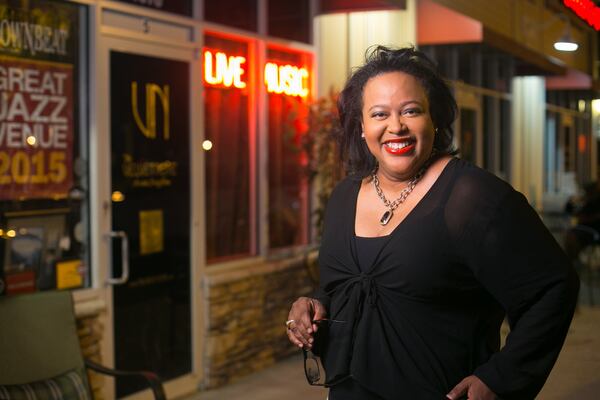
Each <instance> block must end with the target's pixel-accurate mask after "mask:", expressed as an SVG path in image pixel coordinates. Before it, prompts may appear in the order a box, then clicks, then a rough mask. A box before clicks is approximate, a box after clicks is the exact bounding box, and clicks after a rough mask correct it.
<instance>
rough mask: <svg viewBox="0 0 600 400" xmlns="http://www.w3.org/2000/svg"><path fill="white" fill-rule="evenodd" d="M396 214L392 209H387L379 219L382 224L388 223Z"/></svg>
mask: <svg viewBox="0 0 600 400" xmlns="http://www.w3.org/2000/svg"><path fill="white" fill-rule="evenodd" d="M393 215H394V213H393V212H392V210H387V211H386V212H384V213H383V215H382V216H381V219H380V220H379V223H380V224H381V225H387V224H388V222H390V219H392V216H393Z"/></svg>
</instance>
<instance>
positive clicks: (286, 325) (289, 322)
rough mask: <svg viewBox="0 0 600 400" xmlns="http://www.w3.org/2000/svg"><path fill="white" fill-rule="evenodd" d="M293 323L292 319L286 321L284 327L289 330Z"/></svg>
mask: <svg viewBox="0 0 600 400" xmlns="http://www.w3.org/2000/svg"><path fill="white" fill-rule="evenodd" d="M294 322H296V321H295V320H293V319H288V320H287V321H285V327H286V328H288V329H291V328H290V326H291V325H292V324H293V323H294Z"/></svg>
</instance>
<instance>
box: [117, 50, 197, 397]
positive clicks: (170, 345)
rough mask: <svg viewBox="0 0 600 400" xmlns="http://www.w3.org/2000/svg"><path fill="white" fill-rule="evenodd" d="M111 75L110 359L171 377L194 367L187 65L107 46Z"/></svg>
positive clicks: (124, 384) (123, 385)
mask: <svg viewBox="0 0 600 400" xmlns="http://www.w3.org/2000/svg"><path fill="white" fill-rule="evenodd" d="M110 74H111V79H110V89H111V93H110V113H111V118H110V121H111V177H112V179H111V182H112V186H111V187H112V190H111V200H112V231H113V236H114V239H113V246H112V248H113V277H111V279H113V282H116V283H121V282H122V283H123V284H118V285H115V286H114V291H113V301H114V302H113V306H114V335H115V337H114V343H115V366H116V367H117V368H118V369H124V370H140V369H147V370H151V371H154V372H156V373H158V374H159V375H160V376H161V377H162V379H165V380H168V379H173V378H176V377H179V376H181V375H184V374H186V373H188V372H190V371H191V355H192V351H191V329H190V327H191V323H190V238H189V231H190V229H189V221H190V168H189V163H190V161H189V132H190V129H189V119H190V105H189V65H188V63H186V62H182V61H179V60H172V59H166V58H159V57H154V56H146V55H138V54H132V53H126V52H119V51H111V52H110ZM114 242H120V243H119V244H118V245H117V244H116V243H114ZM123 252H126V253H128V254H125V253H123ZM125 278H128V279H127V281H125V282H123V281H124V279H125ZM138 389H140V386H137V385H136V382H133V381H132V380H124V379H123V380H121V381H117V396H118V397H121V396H123V395H127V394H130V393H132V392H135V391H136V390H138Z"/></svg>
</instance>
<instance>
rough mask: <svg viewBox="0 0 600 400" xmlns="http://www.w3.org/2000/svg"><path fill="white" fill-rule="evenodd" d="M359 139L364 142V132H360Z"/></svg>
mask: <svg viewBox="0 0 600 400" xmlns="http://www.w3.org/2000/svg"><path fill="white" fill-rule="evenodd" d="M360 137H361V138H362V139H363V140H364V139H365V133H364V132H361V133H360Z"/></svg>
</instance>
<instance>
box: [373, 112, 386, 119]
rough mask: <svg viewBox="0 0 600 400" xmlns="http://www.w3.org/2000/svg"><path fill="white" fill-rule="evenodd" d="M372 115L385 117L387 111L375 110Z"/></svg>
mask: <svg viewBox="0 0 600 400" xmlns="http://www.w3.org/2000/svg"><path fill="white" fill-rule="evenodd" d="M371 117H372V118H384V117H385V113H384V112H382V111H378V112H374V113H373V114H371Z"/></svg>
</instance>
